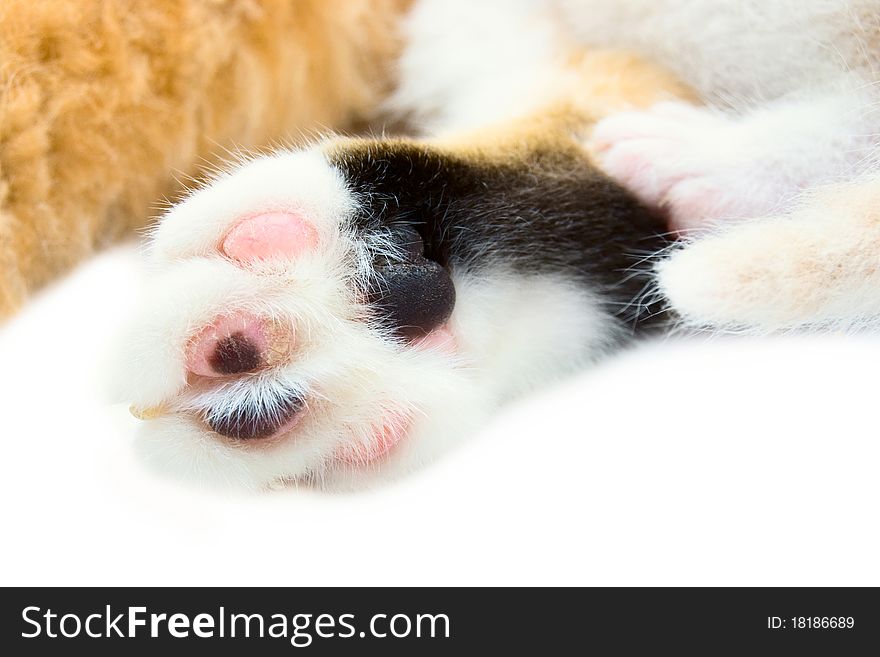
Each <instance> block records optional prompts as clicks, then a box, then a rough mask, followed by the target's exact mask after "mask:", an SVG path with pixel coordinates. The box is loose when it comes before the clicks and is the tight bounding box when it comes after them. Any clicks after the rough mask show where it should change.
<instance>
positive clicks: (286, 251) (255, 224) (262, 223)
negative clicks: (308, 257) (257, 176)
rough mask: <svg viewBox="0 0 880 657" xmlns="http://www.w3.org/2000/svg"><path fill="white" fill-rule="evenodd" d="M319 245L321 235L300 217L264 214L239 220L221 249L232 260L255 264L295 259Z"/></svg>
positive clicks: (297, 215) (276, 213) (282, 213)
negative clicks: (262, 261)
mask: <svg viewBox="0 0 880 657" xmlns="http://www.w3.org/2000/svg"><path fill="white" fill-rule="evenodd" d="M317 245H318V232H317V231H316V230H315V227H314V226H312V224H310V223H309V222H308V221H306V220H305V219H303V218H302V217H301V216H300V215H299V214H297V213H294V212H264V213H261V214H257V215H253V216H251V217H246V218H245V219H242V220H241V221H239V222H238V223H237V224H236V225H235V226H234V227H233V228H232V230H230V231H229V233H227V235H226V237H225V238H224V239H223V244H222V245H221V247H220V249H221V251H222V252H223V253H224V254H225V255H226V256H227V257H228V258H231V259H232V260H235V261H237V262H240V263H251V262H257V261H261V260H276V259H290V258H295V257H296V256H298V255H300V254H301V253H305V252H307V251H310V250H312V249H314V248H315V247H316V246H317Z"/></svg>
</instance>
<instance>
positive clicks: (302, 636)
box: [0, 588, 880, 655]
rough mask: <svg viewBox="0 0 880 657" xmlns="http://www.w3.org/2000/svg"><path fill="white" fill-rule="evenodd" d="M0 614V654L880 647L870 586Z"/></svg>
mask: <svg viewBox="0 0 880 657" xmlns="http://www.w3.org/2000/svg"><path fill="white" fill-rule="evenodd" d="M0 613H2V616H0V623H2V648H3V651H4V653H5V654H7V655H19V654H54V653H56V652H57V653H59V654H60V653H61V652H62V651H64V650H67V649H74V650H80V649H82V650H84V651H87V653H86V654H92V655H103V654H107V655H118V654H124V652H123V651H125V650H126V649H127V648H129V647H132V648H133V647H141V646H143V647H146V648H148V649H152V650H161V654H163V655H175V654H192V650H193V649H194V648H196V649H199V648H201V649H205V650H210V651H212V653H216V652H217V651H219V654H226V651H228V653H229V654H233V653H234V654H241V653H242V651H243V650H246V651H247V650H255V651H256V654H261V655H262V654H272V655H283V654H288V655H290V654H297V653H306V654H318V655H321V654H333V655H338V654H348V653H351V654H360V653H361V652H362V651H363V650H365V649H366V650H368V652H370V653H371V652H373V651H377V650H379V651H382V653H383V654H401V655H413V654H418V655H426V654H427V655H431V654H451V653H453V651H457V650H462V649H467V650H475V649H478V648H485V649H490V650H491V651H492V654H496V652H497V651H511V654H532V653H534V654H551V655H557V654H560V655H561V654H570V653H571V652H572V651H573V650H575V651H577V652H580V651H581V650H584V651H590V650H593V649H595V650H599V649H601V650H602V651H603V652H602V653H601V654H609V653H608V651H609V650H610V651H611V653H610V654H652V653H653V652H657V653H659V654H701V655H708V654H716V653H717V652H718V651H720V650H723V651H724V652H727V651H728V650H731V649H741V650H749V651H752V652H750V653H749V654H763V651H764V650H767V651H770V650H773V651H775V654H788V653H787V652H785V651H788V650H798V651H799V654H835V655H849V654H868V653H867V652H865V651H871V652H873V654H877V652H876V651H877V650H878V649H880V602H878V597H877V590H876V589H867V588H864V589H815V588H811V589H746V588H738V589H710V588H700V589H684V588H677V589H523V588H515V589H514V588H511V589H424V588H409V589H344V588H343V589H331V588H327V589H296V588H273V589H254V588H241V589H233V588H223V589H165V588H155V589H126V588H113V589H106V588H101V589H97V588H93V589H39V588H35V589H27V588H22V589H4V590H3V602H2V608H0ZM652 646H653V647H654V650H648V652H647V653H646V652H645V648H646V647H648V648H650V647H652ZM10 649H11V651H10ZM670 650H671V651H672V652H671V653H670V652H668V651H670ZM755 651H760V652H755Z"/></svg>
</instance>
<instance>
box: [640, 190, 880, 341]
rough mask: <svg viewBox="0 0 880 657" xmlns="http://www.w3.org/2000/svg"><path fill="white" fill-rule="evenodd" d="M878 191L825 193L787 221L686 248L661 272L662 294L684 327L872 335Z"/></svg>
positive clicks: (756, 224) (737, 228)
mask: <svg viewBox="0 0 880 657" xmlns="http://www.w3.org/2000/svg"><path fill="white" fill-rule="evenodd" d="M878 191H880V187H878V185H877V182H876V181H874V180H872V181H867V182H865V183H862V184H856V185H848V184H844V185H839V186H831V187H828V188H824V189H822V190H818V191H815V192H813V193H812V194H811V195H810V196H809V198H808V199H806V200H805V201H804V202H802V203H800V204H799V205H798V206H796V209H795V210H793V211H792V212H790V213H788V214H783V215H779V216H775V217H764V218H760V219H755V220H751V221H747V222H744V223H741V224H738V225H734V226H729V227H727V228H725V229H724V230H721V231H718V232H717V233H714V234H710V235H708V236H704V237H701V238H699V239H695V240H690V241H687V242H685V243H684V244H683V246H682V247H681V248H678V249H676V250H674V251H673V252H672V253H671V254H670V255H669V256H668V257H667V258H665V259H664V260H662V261H661V262H660V263H659V264H658V266H657V277H658V284H659V288H660V290H661V292H662V294H663V296H664V297H665V298H666V299H668V301H669V303H670V305H671V306H672V308H673V309H674V310H675V312H676V313H677V314H678V316H679V317H681V318H682V320H683V322H684V323H685V324H687V325H689V326H695V327H711V328H722V329H731V330H734V331H737V332H751V333H769V332H776V331H788V330H798V329H803V328H821V329H831V330H843V331H851V330H861V329H864V328H869V327H876V326H877V323H878V321H880V320H878V318H880V301H878V296H877V294H876V290H878V289H880V270H878V267H877V266H876V254H877V250H878V248H880V224H878V222H877V220H876V211H875V208H876V206H877V203H876V201H877V196H878Z"/></svg>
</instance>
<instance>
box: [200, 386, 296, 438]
mask: <svg viewBox="0 0 880 657" xmlns="http://www.w3.org/2000/svg"><path fill="white" fill-rule="evenodd" d="M304 407H305V401H304V400H303V398H302V397H301V396H299V395H297V394H296V393H293V392H290V393H288V394H287V395H285V396H284V397H283V398H282V399H281V400H280V401H278V402H276V403H275V404H273V405H272V407H271V408H260V407H254V406H250V405H244V406H242V407H239V408H236V409H234V410H232V411H230V412H227V413H225V414H223V415H216V416H214V415H212V416H209V417H208V418H207V422H208V425H209V426H210V427H211V429H212V430H213V431H216V432H217V433H219V434H220V435H222V436H227V437H228V438H235V439H236V440H257V439H260V438H269V437H270V436H272V435H274V434H275V433H277V432H278V430H279V429H280V428H281V427H282V426H284V425H285V424H287V423H288V422H289V421H290V420H292V419H293V417H294V416H295V415H296V414H297V413H299V412H300V411H301V410H302V409H303V408H304Z"/></svg>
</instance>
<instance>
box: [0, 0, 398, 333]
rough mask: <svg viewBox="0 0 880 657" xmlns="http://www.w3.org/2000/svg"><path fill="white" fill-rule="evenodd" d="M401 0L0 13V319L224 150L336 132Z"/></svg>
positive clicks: (8, 2)
mask: <svg viewBox="0 0 880 657" xmlns="http://www.w3.org/2000/svg"><path fill="white" fill-rule="evenodd" d="M407 4H408V1H407V0H150V2H127V1H126V0H77V1H76V2H71V1H70V0H40V2H34V0H3V2H2V4H0V316H3V315H8V314H9V313H10V312H12V311H13V310H15V309H16V308H17V307H18V306H19V305H20V304H21V303H22V301H23V300H24V299H25V297H26V296H27V295H28V293H29V292H30V291H31V290H33V289H35V288H37V287H39V286H40V285H42V284H44V283H45V282H47V281H49V280H51V279H52V278H53V277H55V276H56V275H58V274H59V273H61V272H63V271H65V270H67V269H69V268H70V267H71V266H72V265H74V264H75V263H77V262H79V261H80V260H82V259H83V258H84V257H85V256H87V255H88V254H89V253H91V252H92V251H93V250H94V249H95V248H96V247H99V246H101V245H103V244H106V243H108V242H112V241H114V240H116V239H118V238H119V237H120V236H121V235H124V234H126V233H127V232H129V231H130V230H131V229H132V228H136V227H141V226H144V225H145V224H146V223H147V221H148V219H149V217H150V216H151V214H152V213H153V211H154V210H155V204H156V203H157V202H158V201H159V200H160V199H162V198H163V197H164V196H167V195H172V194H174V192H175V190H176V188H177V187H178V185H177V183H175V181H174V178H173V176H174V174H175V173H182V174H184V175H189V174H192V173H194V172H195V170H196V169H197V166H198V164H199V161H200V158H207V157H210V156H211V154H212V153H217V152H220V151H222V149H223V148H224V147H229V148H235V147H246V148H252V147H260V146H262V145H264V144H267V143H268V142H270V141H272V140H276V139H287V138H291V137H292V138H296V137H297V136H298V135H300V134H302V132H301V131H303V130H306V131H307V130H310V129H314V128H322V127H334V128H339V127H345V126H347V125H350V124H352V123H353V122H355V121H357V120H360V119H362V118H363V117H364V116H366V115H368V114H369V113H370V112H371V110H373V109H374V107H375V105H376V103H377V102H378V100H379V99H380V98H382V97H383V95H384V92H385V91H386V89H387V88H388V86H389V84H390V83H391V81H390V80H389V73H388V72H389V71H391V70H393V67H391V66H389V60H390V58H392V57H393V55H394V53H395V51H396V50H397V47H398V43H397V39H396V36H395V34H396V30H395V26H396V22H397V19H398V17H399V16H400V14H401V13H402V12H403V10H404V8H405V6H406V5H407Z"/></svg>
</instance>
